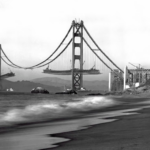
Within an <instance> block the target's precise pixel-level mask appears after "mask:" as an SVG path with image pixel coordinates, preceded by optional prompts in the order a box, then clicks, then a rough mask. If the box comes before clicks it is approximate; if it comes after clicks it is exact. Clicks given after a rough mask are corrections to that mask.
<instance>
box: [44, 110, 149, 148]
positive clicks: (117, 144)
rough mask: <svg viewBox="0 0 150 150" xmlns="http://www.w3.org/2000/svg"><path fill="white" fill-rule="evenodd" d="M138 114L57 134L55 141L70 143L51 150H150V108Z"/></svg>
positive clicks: (62, 143)
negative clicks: (84, 128) (59, 138)
mask: <svg viewBox="0 0 150 150" xmlns="http://www.w3.org/2000/svg"><path fill="white" fill-rule="evenodd" d="M136 112H137V113H138V114H133V115H132V114H131V115H123V116H117V117H115V116H114V117H108V119H116V120H115V121H112V122H109V123H104V124H103V123H102V124H97V125H93V126H91V127H90V128H88V129H87V130H80V131H72V132H66V133H60V134H53V135H51V136H52V137H61V138H66V139H69V142H61V143H58V147H55V148H50V149H49V150H70V149H71V150H76V149H78V150H83V149H86V150H91V149H92V150H93V149H96V150H97V149H101V150H116V149H120V150H121V149H123V150H132V149H136V150H137V149H139V150H141V149H142V150H148V149H150V144H149V143H150V128H149V126H150V121H149V118H150V108H143V109H141V110H138V111H136ZM106 119H107V118H106ZM43 150H48V149H43Z"/></svg>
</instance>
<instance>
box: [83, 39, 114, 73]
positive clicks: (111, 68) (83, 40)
mask: <svg viewBox="0 0 150 150" xmlns="http://www.w3.org/2000/svg"><path fill="white" fill-rule="evenodd" d="M83 41H84V42H85V43H86V45H87V46H88V47H89V48H90V50H91V51H92V52H93V53H94V54H95V55H96V56H97V57H98V59H99V60H100V61H101V62H102V63H103V64H104V65H105V66H107V67H108V68H109V69H110V70H111V71H113V69H112V68H110V67H109V66H108V65H107V64H106V63H105V62H104V61H103V60H102V59H101V58H100V57H99V56H98V55H97V53H95V52H94V50H93V49H92V48H91V46H90V45H89V44H88V42H87V41H86V40H85V39H84V37H83Z"/></svg>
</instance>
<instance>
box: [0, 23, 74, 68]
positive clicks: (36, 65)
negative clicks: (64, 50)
mask: <svg viewBox="0 0 150 150" xmlns="http://www.w3.org/2000/svg"><path fill="white" fill-rule="evenodd" d="M71 29H72V25H71V27H70V28H69V30H68V32H67V34H66V35H65V37H64V38H63V40H62V41H61V43H60V44H59V45H58V47H57V48H56V50H55V51H54V52H53V53H52V54H51V55H50V56H49V57H48V58H46V59H45V60H44V61H42V62H40V63H38V64H36V65H34V66H31V67H21V66H18V65H16V64H14V63H13V62H12V61H11V60H10V59H9V58H8V56H7V55H6V54H5V52H4V51H3V49H2V48H1V50H2V52H3V54H4V55H5V57H6V58H7V60H8V61H9V62H10V63H11V64H13V65H14V66H15V67H16V68H20V69H34V68H35V67H36V68H37V66H39V65H41V64H43V63H44V62H46V61H47V60H48V59H49V58H51V57H52V56H53V55H54V54H55V53H56V52H57V51H58V49H59V48H60V46H61V45H62V44H63V42H64V41H65V39H66V38H67V36H68V34H69V33H70V31H71Z"/></svg>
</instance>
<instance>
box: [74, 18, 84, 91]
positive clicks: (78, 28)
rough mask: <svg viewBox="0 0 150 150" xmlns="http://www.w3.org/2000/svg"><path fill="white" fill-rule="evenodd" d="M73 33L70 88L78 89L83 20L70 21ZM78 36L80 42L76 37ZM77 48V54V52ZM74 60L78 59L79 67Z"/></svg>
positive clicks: (81, 61) (80, 81) (80, 84)
mask: <svg viewBox="0 0 150 150" xmlns="http://www.w3.org/2000/svg"><path fill="white" fill-rule="evenodd" d="M72 25H73V35H72V90H79V89H81V87H83V74H82V70H83V21H81V22H80V23H77V22H75V21H73V22H72ZM77 38H80V42H78V43H77V42H76V39H77ZM77 48H78V49H79V54H77V53H76V52H77ZM76 60H78V61H79V68H76Z"/></svg>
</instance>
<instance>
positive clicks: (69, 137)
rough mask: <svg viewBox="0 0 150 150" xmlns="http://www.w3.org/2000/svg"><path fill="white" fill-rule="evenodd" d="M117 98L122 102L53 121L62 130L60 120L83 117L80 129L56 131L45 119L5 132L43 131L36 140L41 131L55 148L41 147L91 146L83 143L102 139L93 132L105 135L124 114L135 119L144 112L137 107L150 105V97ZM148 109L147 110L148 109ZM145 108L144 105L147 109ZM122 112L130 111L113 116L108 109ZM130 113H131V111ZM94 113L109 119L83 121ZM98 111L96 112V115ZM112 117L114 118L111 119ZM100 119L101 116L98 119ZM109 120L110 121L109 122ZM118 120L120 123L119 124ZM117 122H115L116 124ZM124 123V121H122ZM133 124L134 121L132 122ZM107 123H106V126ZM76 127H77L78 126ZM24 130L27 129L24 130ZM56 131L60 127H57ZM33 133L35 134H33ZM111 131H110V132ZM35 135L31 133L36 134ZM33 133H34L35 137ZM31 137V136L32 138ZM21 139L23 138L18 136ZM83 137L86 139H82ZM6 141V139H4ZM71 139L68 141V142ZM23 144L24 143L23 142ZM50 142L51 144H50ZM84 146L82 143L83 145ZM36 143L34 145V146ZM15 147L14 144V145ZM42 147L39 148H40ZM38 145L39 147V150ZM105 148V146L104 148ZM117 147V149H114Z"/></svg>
mask: <svg viewBox="0 0 150 150" xmlns="http://www.w3.org/2000/svg"><path fill="white" fill-rule="evenodd" d="M110 98H112V97H110ZM115 100H117V101H118V102H120V103H119V104H118V105H114V106H110V107H106V108H103V109H100V110H99V111H93V112H90V113H88V114H86V113H83V114H82V115H83V116H81V115H80V116H76V118H72V119H71V120H69V118H68V119H67V120H65V121H64V120H63V118H62V119H58V120H57V121H56V120H55V122H54V124H56V126H58V129H59V130H60V126H59V123H60V125H61V124H63V123H65V122H66V123H67V122H69V121H70V122H71V121H74V120H80V122H81V124H80V125H79V126H80V127H81V129H77V130H76V129H75V130H74V129H73V130H72V129H71V130H70V131H69V130H68V129H66V127H65V128H64V129H65V130H61V132H60V133H59V132H55V131H52V132H50V130H51V127H52V124H51V122H45V123H43V122H42V123H41V124H35V126H34V124H33V126H32V125H31V126H30V125H29V126H28V125H27V127H25V128H22V127H21V128H20V129H19V130H16V131H14V132H10V133H9V132H8V133H6V134H5V133H4V134H3V135H5V136H6V137H7V138H8V137H9V135H11V136H12V139H13V138H15V136H16V135H15V134H16V132H17V133H18V132H19V133H21V134H22V135H21V136H20V138H25V137H26V136H25V137H24V135H26V134H27V133H29V134H30V131H31V132H34V134H35V133H36V132H39V131H40V133H38V135H36V134H37V133H36V134H35V135H36V137H34V138H35V140H36V138H37V139H38V140H39V137H40V136H41V135H42V136H43V138H44V137H45V136H46V137H45V140H47V141H48V140H49V141H51V142H47V143H46V144H48V143H49V144H50V143H51V145H52V146H53V147H54V148H52V147H51V148H50V146H49V147H47V148H46V146H45V147H44V148H41V150H51V149H56V150H57V149H58V150H59V149H61V150H63V149H64V150H67V148H68V150H69V149H71V150H73V147H78V148H77V149H79V150H80V149H88V148H89V149H92V148H91V146H90V145H89V147H86V144H85V146H84V143H90V142H94V143H96V142H98V144H99V143H100V142H101V141H99V140H98V139H96V141H95V140H94V139H95V137H94V136H96V137H97V136H98V137H99V136H102V135H101V133H102V134H104V133H103V132H104V131H105V132H106V133H107V132H108V131H109V130H110V128H112V126H114V128H116V126H119V125H118V124H120V121H122V120H124V118H125V119H126V118H130V117H131V116H132V117H133V118H134V119H135V118H138V117H137V116H139V115H140V114H136V112H137V113H139V112H142V111H143V110H138V109H143V108H142V107H147V105H148V106H149V105H150V103H149V102H150V101H149V98H131V97H130V98H126V97H125V98H123V97H118V98H117V97H115ZM135 108H137V109H135ZM130 109H131V110H132V109H135V110H132V111H130ZM147 109H148V108H147ZM147 109H146V110H147ZM144 110H145V109H144ZM148 110H149V112H150V109H148ZM117 111H118V112H119V111H120V112H121V111H125V112H127V113H129V114H127V116H126V115H125V114H123V115H121V116H117V115H116V114H114V116H113V114H110V115H109V113H114V112H117ZM130 113H131V114H130ZM96 114H98V115H97V116H96ZM103 114H107V115H105V116H103V117H102V115H103ZM88 115H89V116H90V115H91V119H93V118H94V117H95V118H99V119H100V118H102V119H105V121H106V123H102V122H99V123H98V124H97V123H96V124H95V123H93V122H92V123H93V124H88V123H87V122H84V121H81V120H82V119H85V120H86V119H89V116H88ZM94 115H95V116H94ZM113 119H115V120H113ZM111 120H112V121H111ZM99 121H100V120H99ZM107 121H108V122H107ZM116 123H117V124H116ZM46 124H47V125H46ZM114 124H115V125H114ZM121 124H122V123H121ZM125 124H126V122H125ZM131 124H132V123H131ZM73 125H74V123H71V126H73ZM106 126H107V127H106ZM123 127H125V125H124V124H123ZM75 128H76V127H75ZM97 128H99V129H98V130H97ZM83 129H85V130H83ZM101 130H102V131H103V132H100V131H101ZM128 130H130V129H127V131H128ZM24 131H25V132H24ZM26 131H28V132H27V133H26ZM56 131H57V130H56ZM93 132H95V133H94V135H93ZM111 132H113V129H112V131H111ZM116 132H118V131H116ZM34 134H33V135H34ZM85 134H86V135H87V136H85ZM110 134H111V133H110ZM1 135H2V134H1ZM33 135H32V136H33ZM91 135H92V137H93V139H92V141H91V138H90V137H91ZM107 135H108V133H107ZM32 136H31V137H32ZM31 137H30V138H31ZM43 138H41V139H40V141H39V143H40V142H41V144H43V143H42V141H43ZM105 138H106V139H107V137H103V138H102V139H103V140H104V139H105ZM12 139H9V140H8V141H11V140H12ZM26 139H27V137H26ZM31 139H32V140H33V138H31ZM19 140H20V139H19ZM83 140H84V141H83ZM2 141H3V140H2ZM68 141H69V142H68ZM82 141H83V143H82ZM5 142H6V143H7V141H5ZM25 143H26V142H25ZM109 143H111V141H109ZM23 144H24V143H23ZM49 144H48V145H49ZM68 144H69V145H72V144H73V147H72V146H71V147H68ZM81 144H83V145H82V146H81ZM26 145H28V144H26ZM55 146H57V147H55ZM80 146H81V147H80ZM33 147H34V146H33ZM11 149H12V148H11ZM38 149H39V148H38ZM38 149H37V150H38ZM93 149H99V148H97V147H95V148H93ZM15 150H16V149H15ZM17 150H22V149H17ZM102 150H103V149H102ZM114 150H115V149H114Z"/></svg>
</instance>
